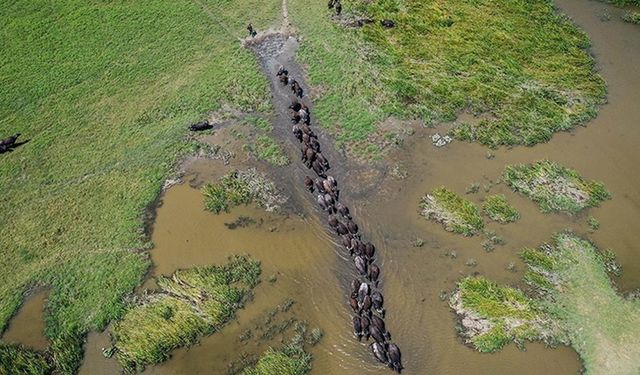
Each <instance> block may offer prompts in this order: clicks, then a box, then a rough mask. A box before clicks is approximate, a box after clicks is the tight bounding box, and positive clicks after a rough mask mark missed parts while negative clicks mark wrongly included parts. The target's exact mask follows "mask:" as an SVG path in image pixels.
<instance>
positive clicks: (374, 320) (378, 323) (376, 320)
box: [371, 314, 391, 340]
mask: <svg viewBox="0 0 640 375" xmlns="http://www.w3.org/2000/svg"><path fill="white" fill-rule="evenodd" d="M371 325H372V326H374V327H376V328H377V329H378V331H380V333H381V334H382V336H383V337H384V338H386V339H387V340H391V335H390V334H389V332H388V331H387V328H386V327H385V325H384V320H382V318H380V317H379V316H378V315H375V314H373V315H371Z"/></svg>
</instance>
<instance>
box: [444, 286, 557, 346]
mask: <svg viewBox="0 0 640 375" xmlns="http://www.w3.org/2000/svg"><path fill="white" fill-rule="evenodd" d="M450 305H451V307H452V308H453V309H454V310H455V311H456V314H458V317H459V318H460V324H461V328H462V334H463V335H464V336H465V338H466V341H467V343H469V344H472V345H473V346H474V347H475V348H476V349H477V350H478V351H480V352H495V351H497V350H500V349H501V348H502V347H503V346H504V345H506V344H507V343H509V342H511V341H515V342H517V343H519V344H522V343H523V342H524V341H525V340H545V341H549V340H550V338H552V337H553V336H554V335H555V333H554V328H553V324H551V320H550V319H549V318H548V317H547V314H546V313H545V312H544V310H543V309H542V308H541V306H540V305H539V303H538V302H537V301H535V300H533V299H531V298H529V297H527V296H526V295H525V294H524V293H522V292H521V291H519V290H517V289H514V288H510V287H502V286H499V285H497V284H496V283H494V282H492V281H489V280H487V279H485V278H482V277H478V278H466V279H464V280H462V281H460V282H459V283H458V289H457V290H456V292H455V293H454V294H453V295H452V297H451V300H450Z"/></svg>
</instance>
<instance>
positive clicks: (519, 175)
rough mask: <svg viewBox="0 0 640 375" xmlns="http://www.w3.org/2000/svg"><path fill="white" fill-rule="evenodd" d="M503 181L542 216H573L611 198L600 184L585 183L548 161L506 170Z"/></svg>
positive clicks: (575, 174)
mask: <svg viewBox="0 0 640 375" xmlns="http://www.w3.org/2000/svg"><path fill="white" fill-rule="evenodd" d="M504 179H505V181H506V182H507V184H508V185H509V186H510V187H511V188H512V189H513V190H514V191H516V192H519V193H521V194H523V195H525V196H527V197H529V198H531V199H532V200H533V201H534V202H536V203H538V205H539V206H540V210H541V211H542V212H550V211H564V212H567V213H569V214H576V213H578V212H580V211H582V210H583V209H585V208H589V207H595V206H598V205H599V204H600V202H602V201H604V200H605V199H610V198H611V193H609V192H608V191H607V190H606V189H605V188H604V185H603V184H602V183H600V182H596V181H588V180H586V179H585V178H583V177H582V176H581V175H580V174H579V173H578V172H577V171H576V170H574V169H570V168H566V167H563V166H561V165H559V164H557V163H555V162H552V161H549V160H542V161H538V162H535V163H532V164H524V165H513V166H508V167H507V168H506V169H505V171H504Z"/></svg>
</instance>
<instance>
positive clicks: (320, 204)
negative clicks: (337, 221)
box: [317, 194, 328, 211]
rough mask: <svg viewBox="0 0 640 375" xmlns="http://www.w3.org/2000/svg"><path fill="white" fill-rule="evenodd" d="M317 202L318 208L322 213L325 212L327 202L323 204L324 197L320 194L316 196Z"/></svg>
mask: <svg viewBox="0 0 640 375" xmlns="http://www.w3.org/2000/svg"><path fill="white" fill-rule="evenodd" d="M317 202H318V206H320V208H321V209H322V210H323V211H326V210H327V207H328V206H327V202H325V201H324V196H323V195H322V194H318V200H317Z"/></svg>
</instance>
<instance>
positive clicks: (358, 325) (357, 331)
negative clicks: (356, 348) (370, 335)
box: [353, 315, 363, 341]
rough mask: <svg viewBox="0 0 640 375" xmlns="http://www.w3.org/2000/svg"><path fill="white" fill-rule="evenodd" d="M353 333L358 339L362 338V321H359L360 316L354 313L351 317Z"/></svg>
mask: <svg viewBox="0 0 640 375" xmlns="http://www.w3.org/2000/svg"><path fill="white" fill-rule="evenodd" d="M353 334H354V335H356V337H357V338H358V341H360V340H362V335H363V333H362V322H361V321H360V317H359V316H358V315H355V316H354V317H353Z"/></svg>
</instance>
